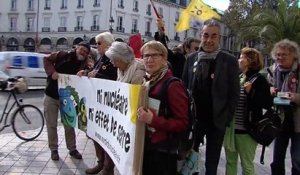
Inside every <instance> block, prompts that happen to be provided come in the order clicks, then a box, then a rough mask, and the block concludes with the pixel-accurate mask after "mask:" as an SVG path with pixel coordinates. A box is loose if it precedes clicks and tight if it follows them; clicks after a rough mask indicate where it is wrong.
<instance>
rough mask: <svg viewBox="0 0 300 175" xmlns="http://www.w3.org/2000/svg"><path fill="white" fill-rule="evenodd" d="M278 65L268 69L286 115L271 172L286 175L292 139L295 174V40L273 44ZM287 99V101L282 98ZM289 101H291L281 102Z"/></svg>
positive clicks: (298, 103)
mask: <svg viewBox="0 0 300 175" xmlns="http://www.w3.org/2000/svg"><path fill="white" fill-rule="evenodd" d="M271 55H272V57H273V59H274V60H275V64H274V65H273V66H272V68H271V71H269V75H268V77H269V79H270V82H271V84H272V85H273V87H271V93H272V94H273V95H274V96H277V97H278V98H275V99H279V100H274V103H275V104H276V105H277V106H279V107H280V108H279V109H281V111H283V112H282V114H283V115H284V121H283V128H282V131H281V133H280V134H279V135H278V136H277V138H276V140H275V145H274V152H273V162H272V164H271V172H272V175H276V174H280V175H282V174H285V165H284V163H285V155H286V151H287V147H288V145H289V140H290V139H291V150H290V151H291V158H292V175H296V174H297V175H298V174H300V87H299V76H300V75H299V58H300V52H299V46H298V44H297V43H296V42H294V41H290V40H288V39H284V40H281V41H279V42H278V43H276V44H275V46H274V47H273V50H272V52H271ZM280 99H285V100H280ZM286 99H288V100H290V103H289V104H287V103H282V101H286Z"/></svg>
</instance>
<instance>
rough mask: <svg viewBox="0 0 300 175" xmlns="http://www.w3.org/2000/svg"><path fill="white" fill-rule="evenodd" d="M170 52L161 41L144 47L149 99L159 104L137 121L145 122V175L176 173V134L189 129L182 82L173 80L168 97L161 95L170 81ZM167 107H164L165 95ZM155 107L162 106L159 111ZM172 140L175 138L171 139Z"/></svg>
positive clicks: (142, 112) (141, 112)
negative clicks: (162, 100) (164, 85)
mask: <svg viewBox="0 0 300 175" xmlns="http://www.w3.org/2000/svg"><path fill="white" fill-rule="evenodd" d="M167 53H168V51H167V49H166V47H165V46H164V45H163V44H162V43H160V42H158V41H150V42H147V43H146V44H144V45H143V47H142V48H141V54H142V58H143V60H144V62H145V67H146V78H145V83H144V85H145V86H146V88H147V89H148V96H149V99H150V100H152V101H153V103H155V104H156V105H153V106H151V105H150V106H149V107H148V106H143V107H140V108H139V109H138V120H140V121H142V122H145V123H146V134H145V146H144V161H143V175H153V174H159V175H174V174H176V173H177V147H178V145H174V144H172V141H173V140H172V139H173V138H174V137H176V134H175V133H178V132H181V131H183V130H185V129H186V128H187V126H188V97H187V94H186V89H185V87H184V85H183V84H182V83H181V81H172V82H171V83H170V84H169V87H167V90H166V92H167V93H165V94H160V93H161V90H162V86H163V83H164V82H165V81H167V80H168V79H169V78H171V77H172V76H173V75H172V72H171V71H170V70H169V69H168V66H167ZM163 95H165V97H166V104H164V105H165V106H167V107H166V108H167V109H169V110H168V111H169V112H168V113H167V112H166V111H165V110H164V109H166V108H162V103H161V99H162V96H163ZM154 106H160V107H159V108H156V109H155V107H154ZM172 137H173V138H172Z"/></svg>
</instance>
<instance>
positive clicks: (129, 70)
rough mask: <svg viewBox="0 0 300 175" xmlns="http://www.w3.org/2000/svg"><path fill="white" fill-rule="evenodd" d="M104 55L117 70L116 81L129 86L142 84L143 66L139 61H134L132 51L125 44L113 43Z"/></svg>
mask: <svg viewBox="0 0 300 175" xmlns="http://www.w3.org/2000/svg"><path fill="white" fill-rule="evenodd" d="M105 55H106V56H107V57H109V58H110V61H111V63H112V64H113V65H114V66H115V67H117V68H118V78H117V81H121V82H124V83H131V84H142V83H143V80H144V75H145V65H144V64H143V62H142V61H141V60H136V59H134V53H133V50H132V49H131V48H130V46H128V45H127V44H126V43H124V42H117V41H115V42H113V43H112V45H111V47H110V48H109V49H108V50H107V51H106V52H105Z"/></svg>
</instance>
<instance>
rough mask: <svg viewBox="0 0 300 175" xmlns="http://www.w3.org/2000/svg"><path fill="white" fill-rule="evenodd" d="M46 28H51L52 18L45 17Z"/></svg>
mask: <svg viewBox="0 0 300 175" xmlns="http://www.w3.org/2000/svg"><path fill="white" fill-rule="evenodd" d="M44 27H50V17H44Z"/></svg>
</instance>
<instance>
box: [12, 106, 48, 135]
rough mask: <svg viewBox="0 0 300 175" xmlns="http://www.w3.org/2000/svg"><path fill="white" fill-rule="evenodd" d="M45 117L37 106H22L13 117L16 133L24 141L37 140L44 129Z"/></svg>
mask: <svg viewBox="0 0 300 175" xmlns="http://www.w3.org/2000/svg"><path fill="white" fill-rule="evenodd" d="M44 122H45V121H44V117H43V114H42V112H41V110H39V109H38V108H37V107H36V106H33V105H30V104H26V105H22V106H20V107H19V108H18V109H17V110H16V111H15V112H14V114H13V116H12V127H13V131H14V133H15V134H16V135H17V137H19V138H20V139H22V140H25V141H31V140H34V139H35V138H37V137H38V136H39V135H40V134H41V133H42V131H43V128H44Z"/></svg>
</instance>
